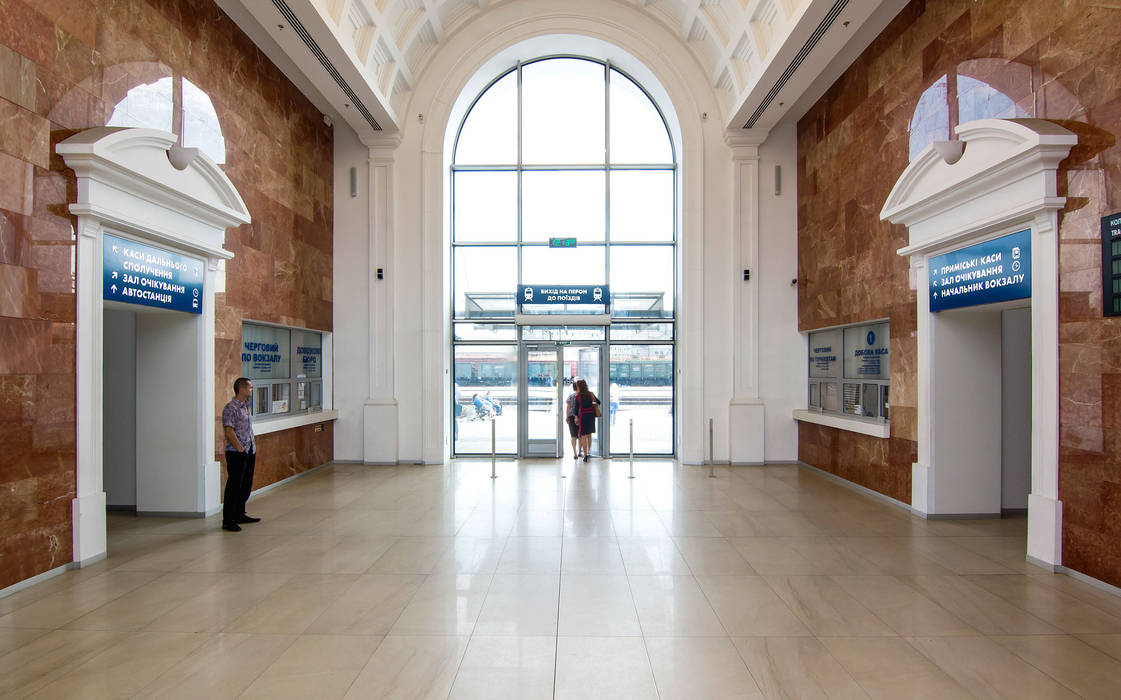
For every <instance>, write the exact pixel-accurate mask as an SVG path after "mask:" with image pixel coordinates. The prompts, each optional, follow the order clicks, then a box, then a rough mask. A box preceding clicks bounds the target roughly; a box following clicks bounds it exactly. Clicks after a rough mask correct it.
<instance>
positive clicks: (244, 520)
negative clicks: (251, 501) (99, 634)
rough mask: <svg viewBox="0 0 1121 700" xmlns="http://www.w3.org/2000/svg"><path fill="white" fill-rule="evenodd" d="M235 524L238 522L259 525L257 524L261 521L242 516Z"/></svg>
mask: <svg viewBox="0 0 1121 700" xmlns="http://www.w3.org/2000/svg"><path fill="white" fill-rule="evenodd" d="M237 522H239V523H259V522H261V519H260V518H254V517H252V516H249V515H243V516H241V517H240V518H238V519H237Z"/></svg>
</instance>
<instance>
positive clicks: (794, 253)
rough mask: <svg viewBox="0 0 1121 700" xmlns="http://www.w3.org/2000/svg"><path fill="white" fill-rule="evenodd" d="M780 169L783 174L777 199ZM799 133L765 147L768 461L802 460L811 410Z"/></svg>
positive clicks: (762, 316)
mask: <svg viewBox="0 0 1121 700" xmlns="http://www.w3.org/2000/svg"><path fill="white" fill-rule="evenodd" d="M775 166H779V167H780V168H781V169H782V175H781V185H782V187H781V194H775ZM797 167H798V130H797V125H796V124H793V123H790V124H781V125H779V126H777V127H775V129H774V130H772V131H771V133H770V136H768V138H767V140H766V141H765V142H764V143H763V144H762V145H761V146H760V147H759V264H758V270H756V271H755V272H756V274H758V279H759V398H760V399H762V401H763V405H764V411H765V413H764V449H765V456H766V460H767V461H768V462H786V461H794V460H797V459H798V427H797V424H796V423H795V422H794V419H793V418H792V417H791V415H792V412H793V411H794V409H797V408H805V404H806V401H805V394H806V359H805V358H806V351H805V342H806V341H805V336H803V335H802V334H801V333H799V332H798V288H797V287H796V286H794V285H792V284H791V283H790V281H791V280H792V279H794V278H796V277H797V276H798V190H797V174H798V172H797Z"/></svg>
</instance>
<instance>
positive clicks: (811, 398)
mask: <svg viewBox="0 0 1121 700" xmlns="http://www.w3.org/2000/svg"><path fill="white" fill-rule="evenodd" d="M809 340H810V342H809V358H808V360H809V383H808V392H807V404H808V405H809V407H810V409H815V410H818V411H821V412H823V413H842V414H848V415H852V416H861V417H865V418H874V419H878V420H881V421H886V420H888V417H889V409H890V403H889V390H890V387H889V379H890V376H891V363H890V351H889V349H890V335H889V327H888V324H887V323H871V324H860V325H854V326H846V327H843V328H833V329H829V330H825V331H817V332H814V333H810V334H809Z"/></svg>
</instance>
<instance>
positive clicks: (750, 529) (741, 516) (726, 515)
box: [705, 510, 757, 537]
mask: <svg viewBox="0 0 1121 700" xmlns="http://www.w3.org/2000/svg"><path fill="white" fill-rule="evenodd" d="M705 515H706V516H708V519H709V522H711V523H712V526H713V527H715V528H716V531H717V532H719V533H720V536H721V537H754V536H755V535H756V533H757V530H756V529H755V523H754V522H753V521H752V520H751V518H749V517H748V516H747V513H744V512H743V511H740V510H732V511H725V510H716V511H711V512H707V513H705Z"/></svg>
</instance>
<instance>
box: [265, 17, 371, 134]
mask: <svg viewBox="0 0 1121 700" xmlns="http://www.w3.org/2000/svg"><path fill="white" fill-rule="evenodd" d="M272 4H273V5H276V9H278V10H280V14H282V15H284V19H286V20H288V24H289V25H290V26H291V27H292V29H294V30H296V34H298V35H299V37H300V39H302V40H303V42H304V44H305V45H306V46H307V47H308V50H309V51H311V55H313V56H315V58H316V59H317V60H318V61H319V63H320V64H321V65H322V66H323V69H324V70H326V71H327V73H328V75H330V76H331V77H332V78H334V80H335V82H336V83H337V84H338V86H339V88H340V89H341V90H342V91H343V94H345V95H346V96H347V97H348V98H349V99H350V104H352V105H354V108H355V109H357V110H358V112H359V113H360V114H361V115H362V116H363V117H364V118H365V119H366V121H367V122H369V123H370V126H371V127H373V128H374V130H375V131H381V125H380V124H378V121H377V120H376V119H374V115H373V114H370V110H368V109H366V105H364V104H362V100H360V99H358V95H356V94H354V90H352V89H351V87H350V85H348V84H347V82H346V81H345V80H343V77H342V76H341V75H339V71H338V70H337V69H336V68H335V66H334V65H333V64H332V63H331V62H330V61H329V60H327V55H326V54H324V53H323V49H321V48H319V44H317V43H315V39H312V38H311V35H310V34H308V32H307V29H305V28H304V25H303V24H302V23H301V22H300V20H299V19H297V18H296V15H295V14H294V13H293V12H292V10H291V8H289V7H288V3H286V2H284V0H272Z"/></svg>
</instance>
